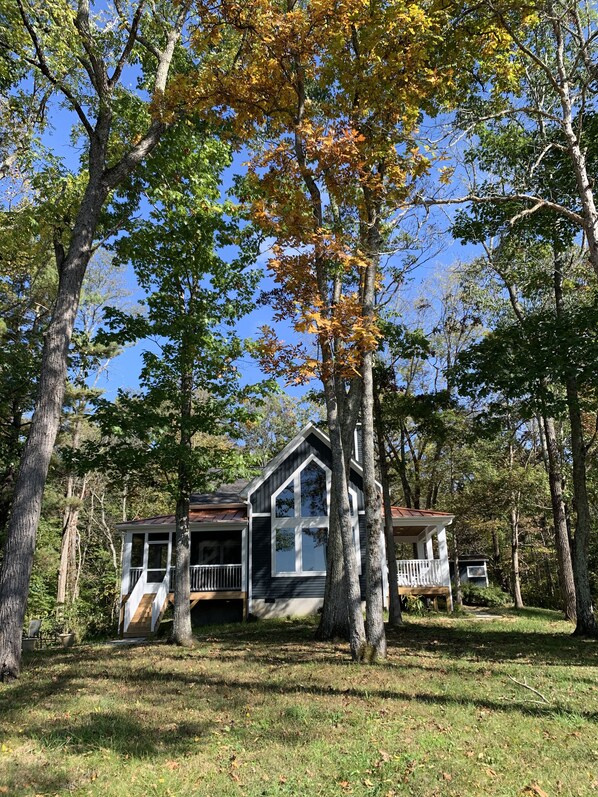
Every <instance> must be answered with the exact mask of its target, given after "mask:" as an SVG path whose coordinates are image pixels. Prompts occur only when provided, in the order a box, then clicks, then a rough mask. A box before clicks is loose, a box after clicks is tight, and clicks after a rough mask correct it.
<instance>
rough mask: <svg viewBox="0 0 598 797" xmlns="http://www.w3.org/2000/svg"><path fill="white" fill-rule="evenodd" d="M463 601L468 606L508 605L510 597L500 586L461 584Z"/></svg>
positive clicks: (510, 600) (510, 601)
mask: <svg viewBox="0 0 598 797" xmlns="http://www.w3.org/2000/svg"><path fill="white" fill-rule="evenodd" d="M461 592H462V594H463V603H466V604H467V605H468V606H489V607H495V608H497V607H500V606H508V605H509V604H510V603H512V598H511V596H510V595H508V594H507V593H506V592H503V591H502V589H501V588H500V587H495V586H491V587H476V586H475V585H474V584H462V585H461Z"/></svg>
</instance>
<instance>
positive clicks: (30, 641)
mask: <svg viewBox="0 0 598 797" xmlns="http://www.w3.org/2000/svg"><path fill="white" fill-rule="evenodd" d="M25 641H26V644H24V645H23V648H24V649H26V650H33V649H34V648H36V647H38V648H41V646H42V621H41V620H39V619H37V620H31V621H30V622H29V628H28V629H27V633H24V632H23V642H24V643H25Z"/></svg>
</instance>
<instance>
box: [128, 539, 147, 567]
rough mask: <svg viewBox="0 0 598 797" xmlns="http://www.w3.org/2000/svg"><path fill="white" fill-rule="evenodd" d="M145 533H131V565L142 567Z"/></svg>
mask: <svg viewBox="0 0 598 797" xmlns="http://www.w3.org/2000/svg"><path fill="white" fill-rule="evenodd" d="M144 545H145V534H133V541H132V543H131V567H143V548H144Z"/></svg>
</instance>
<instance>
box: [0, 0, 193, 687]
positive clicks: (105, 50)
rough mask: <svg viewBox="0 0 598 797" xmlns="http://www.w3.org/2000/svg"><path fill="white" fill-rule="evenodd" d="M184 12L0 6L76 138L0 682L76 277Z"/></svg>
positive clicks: (6, 60)
mask: <svg viewBox="0 0 598 797" xmlns="http://www.w3.org/2000/svg"><path fill="white" fill-rule="evenodd" d="M188 12H189V2H188V1H187V0H184V2H183V3H181V4H180V5H179V4H177V5H176V6H173V5H172V4H170V3H162V2H160V3H158V4H156V5H152V6H150V5H149V4H148V3H146V0H138V2H134V3H128V2H127V3H123V4H121V3H120V2H119V3H115V4H114V5H110V6H109V7H108V8H106V9H102V11H101V12H98V14H97V15H93V13H92V9H91V6H90V3H89V0H78V2H77V3H74V2H70V0H48V2H46V3H43V4H41V5H40V4H39V3H35V2H30V0H18V2H16V3H15V2H12V0H5V1H4V2H2V3H1V4H0V22H1V28H2V34H1V36H0V55H1V61H2V70H3V71H10V68H11V67H12V66H13V65H14V64H15V63H16V64H18V66H19V69H27V73H26V75H27V78H28V79H30V80H31V81H32V83H33V84H34V85H37V82H38V81H39V82H41V83H42V84H43V85H44V86H45V87H46V90H47V92H48V93H51V94H53V95H55V96H56V98H57V100H58V102H60V103H62V104H64V105H66V107H67V108H68V109H69V110H70V111H71V112H72V114H74V117H75V124H74V125H73V133H74V135H75V136H76V138H77V145H80V144H81V143H82V142H85V143H84V144H83V151H84V156H83V169H82V171H81V173H80V175H79V177H78V179H77V188H78V189H79V194H78V201H77V202H76V204H75V206H74V208H73V215H72V216H71V217H67V218H66V219H63V220H62V224H61V225H57V227H56V234H55V236H54V253H55V260H56V268H57V271H58V276H59V279H58V289H57V294H56V301H55V303H54V305H53V308H52V315H51V319H50V321H49V323H48V327H47V330H46V334H45V340H44V347H43V354H42V362H41V368H40V376H39V382H38V393H37V399H36V402H35V411H34V415H33V418H32V421H31V426H30V429H29V435H28V438H27V442H26V444H25V447H24V450H23V453H22V456H21V460H20V466H19V471H18V476H17V479H16V483H15V488H14V493H13V499H12V506H11V518H10V523H9V527H8V532H7V537H6V543H5V548H4V558H3V562H2V567H1V569H0V679H2V680H6V679H10V678H14V677H16V676H17V675H18V672H19V666H20V657H21V629H22V625H23V618H24V613H25V604H26V596H27V587H28V583H29V577H30V573H31V565H32V561H33V552H34V549H35V534H36V527H37V523H38V520H39V516H40V510H41V501H42V495H43V490H44V484H45V480H46V476H47V472H48V465H49V461H50V456H51V453H52V449H53V446H54V441H55V439H56V434H57V431H58V425H59V421H60V412H61V409H62V403H63V396H64V389H65V382H66V374H67V367H68V350H69V344H70V340H71V335H72V331H73V326H74V323H75V317H76V313H77V305H78V301H79V295H80V291H81V285H82V283H83V278H84V276H85V271H86V268H87V264H88V262H89V258H90V257H91V255H92V253H93V251H94V247H95V246H96V245H97V237H98V231H99V230H100V229H101V230H102V235H104V234H106V233H107V232H108V230H109V229H111V228H113V225H116V226H117V227H118V223H119V220H122V216H120V215H119V213H118V207H117V208H116V212H115V213H114V214H112V218H105V217H104V219H103V218H102V214H103V212H104V209H105V206H106V203H107V201H108V199H109V197H110V196H111V194H112V192H113V191H114V190H115V189H117V188H118V187H119V186H120V185H121V184H122V183H123V181H125V180H126V179H127V178H128V177H129V176H130V175H131V174H132V173H133V172H134V170H135V169H136V167H137V166H138V164H139V163H141V162H142V161H143V159H144V158H145V157H147V155H148V154H149V153H150V152H151V151H152V150H153V149H154V147H155V146H156V145H157V143H158V141H159V139H160V137H161V135H162V134H163V132H164V131H165V129H166V128H167V126H168V124H167V121H166V120H165V119H164V117H163V114H162V112H161V100H162V97H163V95H164V91H165V89H166V84H167V81H168V76H169V74H170V72H171V69H172V67H173V64H176V63H177V59H176V58H175V52H176V50H177V46H178V44H179V41H180V37H181V32H182V29H183V26H184V24H185V21H186V19H187V16H188ZM131 66H134V67H135V68H139V69H140V80H139V90H135V89H128V88H127V87H126V83H124V82H123V74H126V73H127V71H128V69H129V67H131ZM147 94H149V95H150V97H151V99H150V100H149V101H148V100H146V99H145V97H146V96H147ZM58 193H59V192H58ZM122 211H123V208H121V212H122ZM129 211H130V207H129V208H125V209H124V212H125V214H127V213H128V212H129Z"/></svg>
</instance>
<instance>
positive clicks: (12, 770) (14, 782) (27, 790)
mask: <svg viewBox="0 0 598 797" xmlns="http://www.w3.org/2000/svg"><path fill="white" fill-rule="evenodd" d="M0 785H1V786H2V787H3V788H4V789H5V793H6V794H9V795H11V797H21V795H31V794H33V793H35V794H65V793H67V792H68V791H70V790H71V787H72V784H71V782H70V778H69V777H68V775H66V774H65V773H64V772H56V771H54V770H53V769H50V768H49V767H48V766H47V765H46V764H38V763H35V762H31V761H29V762H28V764H27V767H26V768H24V767H17V766H14V767H11V766H9V767H8V768H7V771H6V773H5V775H4V777H3V778H2V780H1V783H0Z"/></svg>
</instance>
